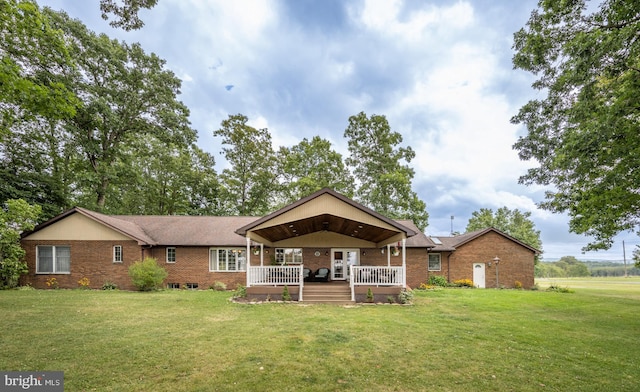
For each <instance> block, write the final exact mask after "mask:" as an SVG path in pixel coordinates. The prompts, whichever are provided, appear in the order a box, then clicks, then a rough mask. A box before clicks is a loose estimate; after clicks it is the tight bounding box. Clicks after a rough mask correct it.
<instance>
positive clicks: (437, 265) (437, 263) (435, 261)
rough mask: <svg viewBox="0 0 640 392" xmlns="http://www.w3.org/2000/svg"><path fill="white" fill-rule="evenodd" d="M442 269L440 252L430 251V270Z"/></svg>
mask: <svg viewBox="0 0 640 392" xmlns="http://www.w3.org/2000/svg"><path fill="white" fill-rule="evenodd" d="M441 269H442V260H441V257H440V253H429V271H440V270H441Z"/></svg>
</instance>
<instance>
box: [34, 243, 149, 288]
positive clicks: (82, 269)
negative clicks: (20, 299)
mask: <svg viewBox="0 0 640 392" xmlns="http://www.w3.org/2000/svg"><path fill="white" fill-rule="evenodd" d="M38 245H54V246H63V245H64V246H69V247H70V248H71V273H70V274H36V246H38ZM114 245H121V246H122V256H123V262H122V263H114V262H113V246H114ZM22 246H23V247H24V249H25V251H26V262H27V266H28V267H29V272H28V274H27V275H26V276H23V277H22V281H21V283H22V284H30V285H32V286H33V287H35V288H47V285H46V281H47V279H49V278H51V277H55V278H56V280H57V281H58V284H59V287H60V288H77V287H79V284H78V281H79V280H80V279H82V278H84V277H86V278H88V279H89V282H90V287H91V288H101V287H102V285H103V284H104V283H105V282H112V283H115V284H117V285H118V287H119V288H121V289H124V290H133V289H134V286H133V285H132V284H131V279H130V278H129V274H128V268H129V266H130V265H131V264H133V262H135V261H136V260H140V258H141V256H142V253H141V252H142V250H141V248H140V246H139V245H138V244H137V243H136V242H135V241H91V242H87V241H44V240H43V241H32V240H29V241H22Z"/></svg>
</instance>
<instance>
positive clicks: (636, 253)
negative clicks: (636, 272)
mask: <svg viewBox="0 0 640 392" xmlns="http://www.w3.org/2000/svg"><path fill="white" fill-rule="evenodd" d="M633 261H634V262H635V266H636V268H640V245H636V248H635V249H634V250H633Z"/></svg>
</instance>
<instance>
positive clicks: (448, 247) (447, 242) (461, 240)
mask: <svg viewBox="0 0 640 392" xmlns="http://www.w3.org/2000/svg"><path fill="white" fill-rule="evenodd" d="M489 232H495V233H497V234H499V235H501V236H503V237H505V238H508V239H510V240H511V241H513V242H516V243H518V244H520V245H522V246H523V247H525V248H527V249H529V250H531V251H532V252H534V253H535V254H540V253H541V252H540V250H538V249H536V248H534V247H532V246H530V245H527V244H525V243H524V242H522V241H520V240H518V239H516V238H514V237H512V236H510V235H509V234H507V233H505V232H502V231H500V230H498V229H496V228H495V227H487V228H486V229H481V230H475V231H470V232H468V233H464V234H460V235H457V236H452V237H440V236H437V238H438V239H439V240H440V242H442V244H436V245H435V247H434V249H433V250H434V251H438V252H450V251H454V250H456V249H457V248H459V247H461V246H463V245H464V244H466V243H468V242H471V241H473V240H474V239H476V238H478V237H481V236H483V235H485V234H487V233H489ZM432 238H433V237H432Z"/></svg>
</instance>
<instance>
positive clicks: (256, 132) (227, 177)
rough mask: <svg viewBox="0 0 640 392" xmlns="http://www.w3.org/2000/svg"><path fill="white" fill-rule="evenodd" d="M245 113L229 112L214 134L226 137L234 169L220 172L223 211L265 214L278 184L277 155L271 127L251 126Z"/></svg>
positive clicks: (226, 149) (225, 149) (226, 150)
mask: <svg viewBox="0 0 640 392" xmlns="http://www.w3.org/2000/svg"><path fill="white" fill-rule="evenodd" d="M247 121H248V118H247V117H246V116H244V115H242V114H236V115H229V118H228V119H226V120H223V121H222V123H221V128H220V129H218V130H216V131H214V132H213V135H214V136H220V137H222V144H225V145H227V146H229V147H223V148H222V152H221V154H223V155H224V157H225V158H226V160H227V162H229V164H230V165H231V167H230V168H227V169H224V170H223V171H222V173H221V174H220V185H221V194H220V198H221V203H222V210H223V211H224V212H225V213H227V214H240V215H263V214H265V213H267V212H268V211H269V210H270V209H271V207H272V205H273V203H272V200H273V198H274V191H275V190H276V187H277V183H276V181H277V176H276V174H275V173H276V165H275V161H276V157H275V153H274V151H273V147H272V145H271V134H270V133H269V131H268V130H267V129H255V128H253V127H251V126H249V125H247Z"/></svg>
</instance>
